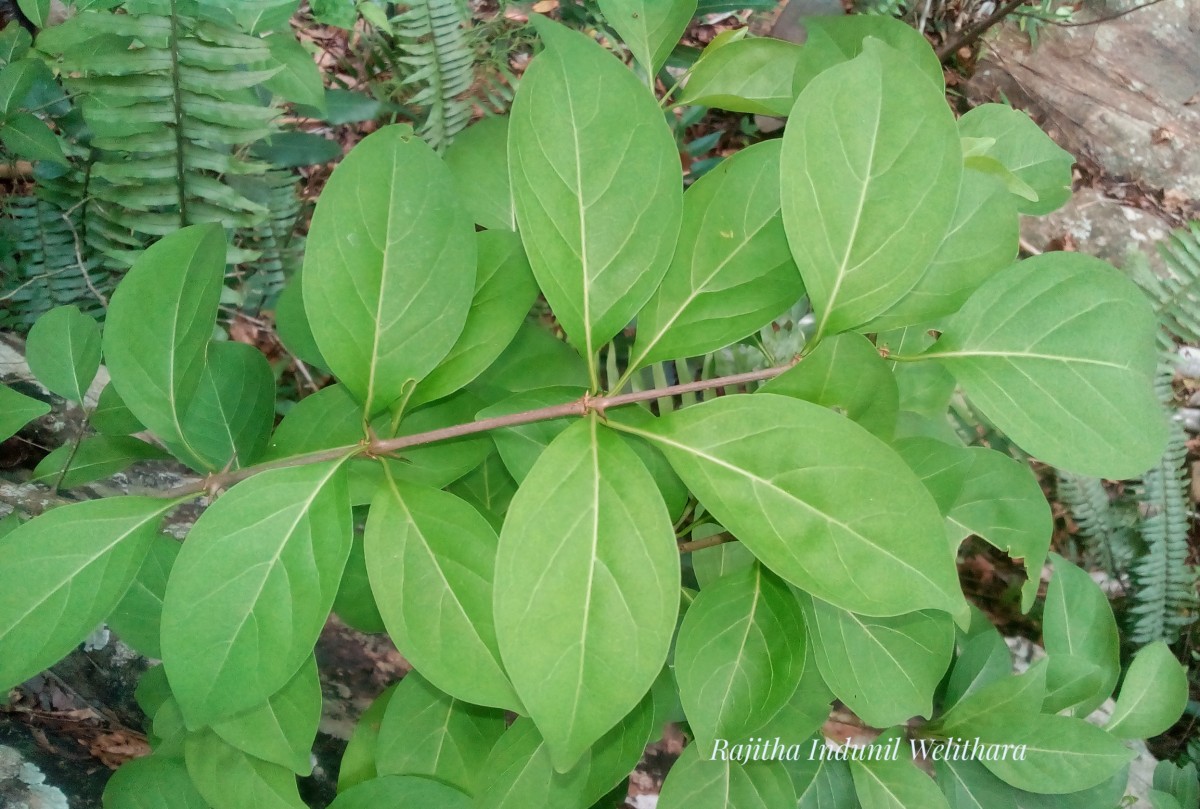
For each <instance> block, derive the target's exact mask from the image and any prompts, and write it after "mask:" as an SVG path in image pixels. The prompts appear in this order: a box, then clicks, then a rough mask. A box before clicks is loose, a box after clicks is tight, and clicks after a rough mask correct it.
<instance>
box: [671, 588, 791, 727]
mask: <svg viewBox="0 0 1200 809" xmlns="http://www.w3.org/2000/svg"><path fill="white" fill-rule="evenodd" d="M805 654H806V649H805V642H804V616H803V614H802V613H801V611H800V605H799V604H798V603H796V599H795V597H794V596H793V595H792V593H791V590H789V589H788V586H787V585H786V584H785V583H784V582H783V581H781V580H780V579H779V578H777V577H776V576H775V575H774V574H772V573H771V572H770V571H769V570H765V569H764V568H763V567H762V565H754V566H753V567H751V568H747V569H744V570H737V571H734V572H733V573H730V574H729V575H727V576H724V577H722V578H720V579H718V580H717V581H715V582H713V583H711V584H710V585H709V586H707V587H705V588H704V589H703V590H701V591H700V595H699V596H697V598H696V601H695V603H693V604H692V606H691V607H690V608H689V609H688V611H687V614H686V615H685V616H684V618H683V624H682V625H681V626H680V628H679V639H678V641H677V642H676V646H675V678H676V680H677V681H678V682H679V698H680V700H681V701H682V702H683V710H684V713H686V714H687V718H688V723H689V724H690V725H691V728H692V730H693V732H694V733H695V735H696V741H695V744H696V745H698V746H700V747H701V748H703V749H705V750H708V749H710V748H712V746H713V745H714V744H715V743H718V741H717V740H726V741H728V740H731V739H732V740H738V739H742V738H744V737H746V736H748V735H749V734H750V733H751V732H752V731H754V730H756V729H758V728H760V727H762V726H763V725H765V724H766V723H767V721H768V720H769V719H770V718H771V717H772V716H774V715H775V714H776V713H777V712H778V711H779V709H780V708H782V707H783V706H784V705H785V704H786V703H787V702H788V700H789V699H791V697H792V694H794V693H795V691H796V686H797V684H798V683H799V682H800V675H801V673H802V672H803V671H804V660H805Z"/></svg>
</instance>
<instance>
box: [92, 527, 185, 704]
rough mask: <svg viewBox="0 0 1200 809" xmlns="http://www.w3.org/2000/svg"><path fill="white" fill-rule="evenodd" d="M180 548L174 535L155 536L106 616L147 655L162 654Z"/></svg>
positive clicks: (133, 645) (110, 624)
mask: <svg viewBox="0 0 1200 809" xmlns="http://www.w3.org/2000/svg"><path fill="white" fill-rule="evenodd" d="M179 548H180V545H179V542H178V541H176V540H175V539H172V538H171V537H168V536H158V537H155V538H154V541H153V542H151V543H150V548H149V550H148V552H147V553H146V558H145V560H144V561H143V562H142V566H141V568H140V569H139V570H138V572H137V576H135V577H134V580H133V583H132V584H131V585H129V589H128V590H126V591H125V595H124V596H122V597H121V600H120V602H118V604H117V606H116V607H115V608H113V611H112V612H111V613H110V614H109V616H108V617H107V618H106V619H105V620H106V621H107V623H108V625H109V626H110V627H111V628H112V630H113V631H114V632H116V633H117V636H118V637H120V638H121V640H123V641H125V643H127V644H129V645H130V646H132V647H133V648H134V649H137V650H138V651H139V652H140V653H141V654H143V655H145V656H146V657H154V658H160V657H162V648H161V646H160V644H159V637H160V633H161V626H162V600H163V594H164V593H166V591H167V578H168V576H169V575H170V573H171V568H172V567H173V566H174V564H175V557H177V556H178V555H179ZM158 668H159V669H161V667H158ZM147 713H150V712H147Z"/></svg>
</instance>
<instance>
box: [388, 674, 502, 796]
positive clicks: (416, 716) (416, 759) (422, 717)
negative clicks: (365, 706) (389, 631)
mask: <svg viewBox="0 0 1200 809" xmlns="http://www.w3.org/2000/svg"><path fill="white" fill-rule="evenodd" d="M504 730H505V723H504V712H503V711H498V710H496V709H494V708H480V707H478V706H475V705H471V704H470V703H467V702H463V701H462V700H458V699H455V698H454V697H452V696H450V695H448V694H446V693H444V692H442V691H439V690H438V689H437V688H435V687H434V686H432V685H430V683H429V681H428V680H426V679H425V678H423V677H422V676H421V675H420V674H418V673H416V672H415V671H413V672H409V673H408V674H407V675H405V677H404V679H403V680H401V681H400V686H399V687H398V688H397V689H396V692H395V694H394V695H393V696H392V699H391V700H389V701H388V706H387V710H386V711H385V712H384V715H383V720H382V722H381V723H380V725H379V739H378V741H377V742H376V745H377V747H376V752H375V767H376V769H377V770H378V772H379V774H380V775H421V776H425V777H426V778H433V779H435V780H437V781H441V782H443V783H445V784H449V785H450V786H452V787H454V788H455V789H458V790H460V791H462V792H465V793H466V794H468V795H475V794H476V792H477V789H478V787H479V786H480V784H479V779H480V777H481V775H482V773H483V765H484V763H485V762H486V761H487V757H488V754H489V753H491V751H492V747H494V746H495V744H496V742H497V741H498V740H499V738H500V736H501V735H502V734H503V733H504Z"/></svg>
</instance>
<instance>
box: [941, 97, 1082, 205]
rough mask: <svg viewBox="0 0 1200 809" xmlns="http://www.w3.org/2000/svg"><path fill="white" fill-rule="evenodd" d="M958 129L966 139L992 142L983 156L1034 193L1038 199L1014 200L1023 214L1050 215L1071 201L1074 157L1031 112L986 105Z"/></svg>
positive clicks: (971, 114)
mask: <svg viewBox="0 0 1200 809" xmlns="http://www.w3.org/2000/svg"><path fill="white" fill-rule="evenodd" d="M958 130H959V133H960V134H961V135H962V136H963V137H966V138H987V139H988V140H990V141H991V146H990V147H989V148H988V149H987V150H986V151H985V152H984V154H986V155H987V156H989V157H994V158H995V159H996V160H998V161H1000V163H1001V164H1002V165H1003V166H1004V167H1005V168H1006V169H1008V170H1009V171H1011V172H1012V173H1013V174H1015V175H1016V176H1017V178H1018V179H1019V180H1021V181H1022V182H1023V183H1025V185H1027V186H1029V187H1030V188H1032V189H1033V190H1034V192H1035V193H1036V194H1037V199H1036V200H1033V201H1031V200H1028V199H1024V198H1022V197H1020V196H1017V197H1014V199H1015V201H1016V203H1017V208H1018V210H1020V212H1021V213H1023V214H1032V215H1035V216H1041V215H1044V214H1048V213H1050V212H1051V211H1054V210H1057V209H1058V208H1061V207H1062V206H1063V205H1064V204H1065V203H1066V201H1067V200H1068V199H1070V198H1071V167H1072V166H1073V165H1074V164H1075V158H1074V157H1073V156H1072V155H1071V153H1070V152H1067V151H1064V150H1063V149H1062V148H1061V147H1059V145H1058V144H1057V143H1055V142H1054V141H1053V140H1051V139H1050V136H1049V135H1047V134H1046V133H1045V132H1044V131H1042V128H1041V127H1040V126H1038V125H1037V124H1036V123H1034V122H1033V120H1032V119H1031V118H1030V117H1029V114H1028V113H1026V112H1023V111H1022V110H1018V109H1013V108H1012V107H1010V106H1008V105H1007V104H983V105H981V106H978V107H976V108H975V109H973V110H971V111H970V112H968V113H967V114H966V115H964V116H963V117H962V118H960V119H959V121H958Z"/></svg>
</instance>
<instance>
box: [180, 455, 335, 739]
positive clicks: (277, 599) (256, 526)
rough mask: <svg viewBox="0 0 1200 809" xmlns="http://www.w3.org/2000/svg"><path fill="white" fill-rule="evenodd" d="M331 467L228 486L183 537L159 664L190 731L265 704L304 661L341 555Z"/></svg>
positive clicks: (265, 475)
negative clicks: (164, 672)
mask: <svg viewBox="0 0 1200 809" xmlns="http://www.w3.org/2000/svg"><path fill="white" fill-rule="evenodd" d="M350 544H351V535H350V504H349V498H348V496H347V493H346V483H345V476H344V474H342V473H341V470H340V462H334V463H323V464H312V465H309V466H300V467H291V468H284V469H273V470H270V471H266V472H261V473H259V474H257V475H255V476H254V477H252V478H248V479H246V480H244V481H242V482H241V483H239V484H237V485H236V486H234V487H233V488H232V489H230V490H229V491H228V492H226V493H225V494H224V495H222V496H221V498H220V499H218V500H217V501H216V502H215V503H213V504H212V505H211V506H209V507H208V510H207V511H205V512H204V513H203V514H202V515H201V516H200V519H199V520H197V521H196V525H195V526H194V527H193V528H192V530H191V533H190V534H189V535H188V539H187V542H185V543H184V545H183V550H182V551H181V552H180V554H179V558H178V559H177V560H176V562H175V567H174V569H173V570H172V571H171V579H170V581H169V582H168V583H167V592H166V597H165V598H164V600H163V617H162V623H163V637H162V651H163V665H164V666H166V670H167V676H168V677H169V678H170V680H171V688H172V690H173V691H174V693H175V697H176V699H178V700H179V706H180V708H181V709H182V710H183V715H184V717H185V718H186V719H187V722H188V727H189V728H195V727H200V726H202V725H206V724H211V723H213V722H216V721H219V720H221V719H226V718H228V717H231V716H234V715H235V714H237V713H240V712H241V711H244V710H247V709H249V708H253V707H255V706H256V705H259V704H260V703H262V702H264V701H266V700H267V699H268V698H269V697H270V696H271V695H272V694H274V693H275V692H276V691H278V690H279V689H281V688H282V687H283V686H284V685H286V684H287V682H288V681H289V680H290V679H292V677H293V676H294V675H295V674H296V672H297V671H298V670H299V669H300V667H301V666H302V665H303V664H304V662H305V661H306V660H308V657H309V655H310V654H311V653H312V647H313V644H314V643H316V640H317V636H318V635H319V634H320V631H321V627H322V626H324V624H325V619H326V618H327V617H328V615H329V610H330V607H331V606H332V605H333V599H334V596H335V595H336V593H337V587H338V583H339V581H340V580H341V576H342V568H343V567H344V565H345V564H346V557H347V556H348V555H349V553H350Z"/></svg>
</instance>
